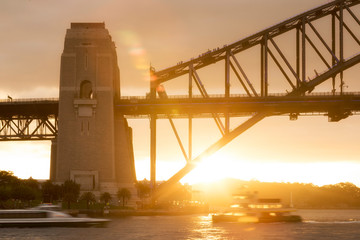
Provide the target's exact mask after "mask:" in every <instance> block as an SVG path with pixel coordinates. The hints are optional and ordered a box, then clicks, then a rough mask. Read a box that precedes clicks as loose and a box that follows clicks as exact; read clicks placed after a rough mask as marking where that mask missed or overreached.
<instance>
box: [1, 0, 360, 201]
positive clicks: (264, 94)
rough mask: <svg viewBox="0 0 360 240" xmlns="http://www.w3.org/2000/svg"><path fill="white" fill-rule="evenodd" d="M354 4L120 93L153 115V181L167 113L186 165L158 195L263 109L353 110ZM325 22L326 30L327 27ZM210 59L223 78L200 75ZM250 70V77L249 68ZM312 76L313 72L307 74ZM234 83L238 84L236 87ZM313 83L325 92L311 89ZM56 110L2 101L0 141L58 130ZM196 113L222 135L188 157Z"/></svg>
mask: <svg viewBox="0 0 360 240" xmlns="http://www.w3.org/2000/svg"><path fill="white" fill-rule="evenodd" d="M359 3H360V1H358V0H348V1H345V0H338V1H333V2H331V3H328V4H325V5H322V6H319V7H317V8H315V9H312V10H309V11H307V12H304V13H302V14H300V15H297V16H295V17H292V18H290V19H288V20H285V21H283V22H281V23H279V24H276V25H273V26H271V27H269V28H267V29H265V30H263V31H260V32H258V33H255V34H253V35H251V36H249V37H246V38H244V39H242V40H240V41H237V42H235V43H232V44H229V45H224V46H223V47H219V48H214V49H212V50H208V51H207V52H205V53H202V54H200V55H199V56H198V57H195V58H192V59H190V60H188V61H184V62H179V63H178V64H177V65H175V66H172V67H169V68H166V69H163V70H160V71H156V70H155V69H154V68H153V67H151V68H150V78H151V81H150V92H149V94H147V96H146V97H129V98H122V99H119V100H117V102H116V109H117V111H119V112H121V113H122V114H124V115H126V116H127V117H128V118H131V117H139V116H141V117H150V126H151V136H150V138H151V146H150V149H151V156H150V157H151V182H152V184H153V186H155V180H156V171H155V170H156V120H157V119H158V118H168V119H169V122H170V125H171V127H172V129H173V131H174V134H175V136H176V138H177V141H178V143H179V146H180V148H181V150H182V153H183V155H184V158H185V160H186V163H187V164H186V165H185V167H184V168H183V169H181V170H180V171H179V172H178V173H177V174H175V175H174V176H173V177H172V178H170V179H169V180H168V181H167V182H166V183H165V184H164V185H163V187H161V188H159V191H157V194H159V195H160V194H161V193H162V192H163V191H164V189H167V187H168V186H171V185H172V184H173V183H175V182H177V181H178V180H179V179H181V178H182V177H183V176H185V175H186V174H187V173H188V172H189V171H191V170H192V169H193V168H194V166H195V163H196V162H199V161H200V160H201V159H202V158H203V157H205V156H206V155H211V154H212V153H214V152H216V151H217V150H219V149H220V148H222V147H223V146H225V145H226V144H227V143H229V142H230V141H231V140H232V139H234V138H235V137H237V136H238V135H240V134H241V133H242V132H244V131H246V130H247V129H248V128H250V127H251V126H253V125H254V124H256V123H257V122H259V121H261V120H262V119H264V118H265V117H267V116H271V115H289V116H290V119H296V118H297V117H298V116H299V115H301V114H304V113H305V114H326V115H328V117H329V120H330V121H339V120H341V119H343V118H346V117H348V116H350V115H351V114H356V113H357V112H358V111H359V108H360V106H359V105H360V104H359V98H360V94H359V93H357V92H354V89H353V88H352V87H350V89H346V86H347V84H349V82H351V81H356V79H353V78H354V74H352V75H350V74H347V72H346V70H348V69H353V68H354V66H355V65H356V64H357V63H359V61H360V55H359V52H360V47H359V45H360V41H359V37H360V36H359V32H360V31H359V25H360V21H359V17H358V15H359V14H358V12H359V11H358V10H359V9H358V6H357V5H358V4H359ZM324 28H326V29H328V30H329V29H330V30H329V31H325V32H324V31H323V29H324ZM284 39H285V42H286V44H285V45H284V44H283V43H284ZM349 42H350V43H351V44H349ZM350 46H351V47H350ZM354 46H355V47H354ZM289 49H290V50H289ZM247 52H251V53H250V54H253V53H256V57H257V60H255V62H256V63H257V64H255V65H254V66H252V67H249V63H247V62H248V61H247V60H248V59H246V58H245V60H244V59H243V57H244V56H246V53H247ZM249 62H250V61H249ZM251 63H253V62H251ZM219 65H220V66H219ZM214 66H215V69H216V72H221V74H223V75H222V76H221V77H218V76H217V75H216V76H211V74H210V76H209V74H208V75H206V73H205V74H204V72H206V70H207V69H211V68H212V67H214ZM254 69H255V70H256V72H257V75H255V76H254V75H253V74H252V73H251V72H253V70H254ZM311 75H314V76H313V77H309V76H311ZM355 76H356V75H355ZM217 79H220V80H221V85H222V86H223V87H222V89H221V93H220V94H217V95H216V96H214V95H213V94H212V93H210V90H209V89H210V88H207V86H208V83H209V81H212V82H214V81H215V82H219V81H218V80H217ZM175 81H182V82H185V83H186V85H187V93H188V94H187V95H186V96H182V97H177V96H174V95H172V94H168V93H167V91H168V89H170V88H168V86H167V85H168V84H169V83H170V82H175ZM324 82H330V84H329V86H330V89H328V88H327V87H324V86H323V84H322V83H324ZM236 84H238V86H240V87H238V88H235V87H234V86H236ZM319 85H320V86H319ZM278 86H281V87H278ZM318 88H320V90H324V89H326V90H325V91H326V92H329V93H323V92H320V93H319V92H317V93H316V94H313V93H312V92H314V91H315V90H316V89H318ZM165 89H166V90H165ZM345 90H351V91H352V92H351V91H345ZM199 95H200V96H199ZM57 109H58V102H57V100H44V101H40V100H29V101H16V100H13V101H10V100H8V101H5V102H0V120H1V121H0V124H1V125H0V140H3V141H10V140H11V141H12V140H35V139H36V140H41V139H52V138H54V137H56V135H57ZM235 116H250V118H249V119H248V120H246V121H245V122H243V123H242V124H240V125H239V126H236V127H233V128H231V124H230V123H231V118H232V117H235ZM179 117H181V118H187V119H188V121H189V122H188V123H189V124H188V125H189V129H188V147H189V149H185V148H184V144H183V143H182V141H181V139H180V137H179V134H178V133H177V129H176V126H175V124H174V121H173V118H179ZM195 117H212V118H213V119H214V121H215V124H216V126H217V127H218V129H219V131H220V133H221V136H222V137H221V138H220V139H219V140H218V141H217V142H215V143H214V144H213V145H211V146H209V148H208V149H206V150H205V151H204V152H203V153H201V154H200V155H198V156H197V157H195V158H193V156H192V155H193V154H192V119H193V118H195Z"/></svg>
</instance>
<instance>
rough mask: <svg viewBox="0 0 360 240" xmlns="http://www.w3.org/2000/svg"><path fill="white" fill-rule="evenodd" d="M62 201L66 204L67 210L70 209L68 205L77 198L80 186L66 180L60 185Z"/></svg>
mask: <svg viewBox="0 0 360 240" xmlns="http://www.w3.org/2000/svg"><path fill="white" fill-rule="evenodd" d="M61 188H62V192H63V200H64V201H66V202H67V208H68V209H70V203H71V202H75V201H76V200H77V199H78V198H79V194H80V184H77V183H76V182H74V181H72V180H66V181H65V182H64V183H63V184H62V185H61Z"/></svg>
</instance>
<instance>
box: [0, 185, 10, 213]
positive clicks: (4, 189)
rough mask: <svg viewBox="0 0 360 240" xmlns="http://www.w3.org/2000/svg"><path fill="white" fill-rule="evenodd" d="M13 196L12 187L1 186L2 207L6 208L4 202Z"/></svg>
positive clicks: (0, 199)
mask: <svg viewBox="0 0 360 240" xmlns="http://www.w3.org/2000/svg"><path fill="white" fill-rule="evenodd" d="M10 198H11V189H10V187H7V186H0V208H5V206H4V202H6V201H7V200H9V199H10Z"/></svg>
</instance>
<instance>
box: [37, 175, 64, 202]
mask: <svg viewBox="0 0 360 240" xmlns="http://www.w3.org/2000/svg"><path fill="white" fill-rule="evenodd" d="M41 192H42V197H43V201H44V202H51V203H52V202H54V201H57V200H59V199H60V198H61V186H59V185H56V184H53V183H52V182H51V180H47V181H45V182H44V183H43V184H42V186H41Z"/></svg>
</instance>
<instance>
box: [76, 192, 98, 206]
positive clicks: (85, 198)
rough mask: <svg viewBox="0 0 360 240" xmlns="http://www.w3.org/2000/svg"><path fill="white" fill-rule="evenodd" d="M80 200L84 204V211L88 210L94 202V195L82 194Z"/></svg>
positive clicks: (89, 193)
mask: <svg viewBox="0 0 360 240" xmlns="http://www.w3.org/2000/svg"><path fill="white" fill-rule="evenodd" d="M80 200H81V201H85V202H86V209H89V205H90V203H93V202H96V198H95V195H94V194H93V193H92V192H84V193H83V194H82V195H81V197H80Z"/></svg>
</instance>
